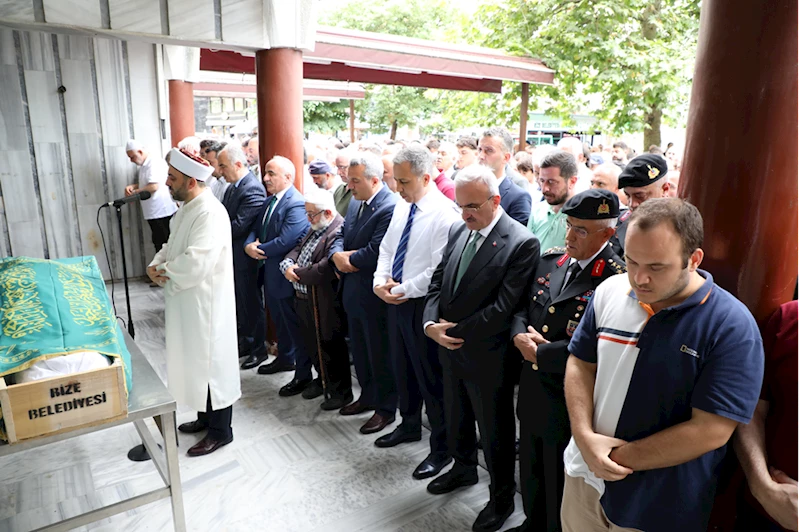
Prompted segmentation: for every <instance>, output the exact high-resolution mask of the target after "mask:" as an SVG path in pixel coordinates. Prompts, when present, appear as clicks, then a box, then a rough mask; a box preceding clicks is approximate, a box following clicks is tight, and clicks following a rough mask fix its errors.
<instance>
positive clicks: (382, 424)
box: [361, 413, 394, 434]
mask: <svg viewBox="0 0 799 532" xmlns="http://www.w3.org/2000/svg"><path fill="white" fill-rule="evenodd" d="M392 423H394V416H384V415H381V414H377V413H376V414H375V415H373V416H372V417H370V418H369V421H367V422H366V423H364V425H363V426H362V427H361V434H373V433H375V432H380V431H381V430H383V429H384V428H386V427H387V426H388V425H391V424H392Z"/></svg>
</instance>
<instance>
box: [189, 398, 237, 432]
mask: <svg viewBox="0 0 799 532" xmlns="http://www.w3.org/2000/svg"><path fill="white" fill-rule="evenodd" d="M197 420H198V421H199V422H200V423H203V424H205V425H208V437H209V438H211V439H212V440H215V441H225V440H228V439H230V438H232V437H233V428H232V426H231V423H232V422H233V405H230V406H229V407H227V408H223V409H221V410H214V409H212V408H211V390H210V389H209V390H208V399H207V401H206V403H205V412H197Z"/></svg>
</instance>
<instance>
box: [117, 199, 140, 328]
mask: <svg viewBox="0 0 799 532" xmlns="http://www.w3.org/2000/svg"><path fill="white" fill-rule="evenodd" d="M114 207H115V208H116V211H117V223H118V224H119V243H120V245H121V246H122V279H123V281H124V283H125V303H126V305H127V307H128V334H130V337H131V338H136V331H135V330H134V329H133V318H132V317H131V315H130V288H128V266H127V263H126V262H125V236H124V235H123V234H122V208H121V207H122V205H114Z"/></svg>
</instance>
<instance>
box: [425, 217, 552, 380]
mask: <svg viewBox="0 0 799 532" xmlns="http://www.w3.org/2000/svg"><path fill="white" fill-rule="evenodd" d="M470 233H471V232H470V231H469V229H467V228H466V225H465V224H464V223H463V222H458V223H455V224H453V226H452V228H451V229H450V232H449V241H448V242H447V246H446V248H445V249H444V256H443V258H442V260H441V263H440V264H439V265H438V267H437V268H436V271H435V273H433V278H432V281H431V283H430V288H429V289H428V292H427V297H426V299H425V309H424V318H423V319H424V322H425V323H426V322H428V321H432V322H436V323H437V322H438V320H439V318H443V319H445V320H447V321H451V322H453V323H457V325H456V326H455V327H453V328H451V329H449V332H448V333H447V334H448V335H449V336H453V337H456V338H463V339H464V344H463V347H461V348H460V349H455V350H452V351H449V350H447V349H444V348H440V349H439V354H440V356H441V358H442V361H444V359H445V358H446V359H447V360H448V361H449V362H450V363H451V366H452V368H453V371H454V372H455V373H456V375H458V376H459V377H461V378H468V379H473V380H479V379H483V378H485V379H491V380H493V381H496V379H504V378H505V375H506V368H507V367H508V363H509V362H510V361H511V358H510V357H509V356H508V338H509V333H510V325H511V320H512V318H513V314H514V313H515V312H517V311H518V310H519V309H518V305H519V302H520V300H521V299H522V297H523V295H524V294H525V293H527V288H528V286H529V284H530V279H531V276H532V274H533V272H534V271H535V269H536V267H537V266H538V261H539V244H538V239H537V238H536V237H535V236H533V234H532V233H531V232H530V231H528V230H527V228H525V227H524V226H523V225H521V224H519V223H518V222H516V221H515V220H513V219H512V218H511V217H510V216H508V214H507V213H505V212H503V213H502V215H501V217H500V219H499V221H498V222H497V224H496V225H495V226H494V229H493V230H492V231H491V233H489V235H488V238H486V239H485V241H483V244H482V245H481V246H480V249H479V250H478V251H477V254H476V255H475V256H474V259H472V262H471V264H469V268H468V269H467V270H466V273H465V274H464V276H463V279H461V282H460V285H459V286H458V289H457V290H456V289H455V286H454V285H455V277H456V275H457V272H458V264H459V262H460V257H461V254H462V253H463V249H464V247H466V243H467V241H468V239H469V235H470Z"/></svg>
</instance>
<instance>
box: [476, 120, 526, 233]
mask: <svg viewBox="0 0 799 532" xmlns="http://www.w3.org/2000/svg"><path fill="white" fill-rule="evenodd" d="M512 153H513V137H511V136H510V133H508V130H507V129H505V128H501V127H492V128H491V129H488V130H486V131H485V132H484V133H483V137H482V138H481V139H480V144H479V145H478V148H477V159H478V161H479V162H480V164H482V165H484V166H487V167H488V168H490V169H491V172H492V173H493V174H494V176H495V177H496V179H497V182H498V184H499V195H500V197H501V201H500V205H501V206H502V209H503V210H504V211H505V212H506V213H508V216H510V217H511V218H513V219H514V220H516V221H517V222H519V223H520V224H522V225H525V226H526V225H527V220H528V219H529V218H530V210H531V209H532V206H533V200H532V198H531V197H530V193H529V192H527V191H526V190H523V189H521V188H520V187H519V186H518V185H516V184H515V183H513V181H512V180H511V179H510V177H509V176H508V175H507V174H506V169H507V166H508V162H509V161H510V158H511V156H512Z"/></svg>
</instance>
